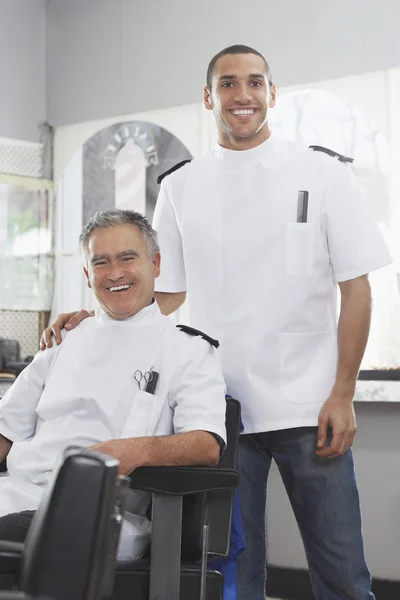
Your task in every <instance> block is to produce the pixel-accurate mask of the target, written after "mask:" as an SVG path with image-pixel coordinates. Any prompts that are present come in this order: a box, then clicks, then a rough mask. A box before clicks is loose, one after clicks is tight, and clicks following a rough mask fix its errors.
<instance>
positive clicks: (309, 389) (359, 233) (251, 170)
mask: <svg viewBox="0 0 400 600" xmlns="http://www.w3.org/2000/svg"><path fill="white" fill-rule="evenodd" d="M300 190H307V191H308V192H309V202H308V218H307V222H306V223H298V222H297V204H298V192H299V191H300ZM153 225H154V228H155V229H156V230H157V231H158V235H159V242H160V248H161V254H162V273H161V276H160V278H159V279H158V280H157V284H156V285H157V287H156V289H157V291H160V292H180V291H183V290H187V291H188V298H189V309H190V320H191V325H192V326H193V327H196V328H199V329H202V330H204V331H207V333H208V334H209V335H212V336H213V337H215V338H217V339H218V340H219V341H220V342H221V347H220V357H221V362H222V367H223V371H224V376H225V381H226V384H227V389H228V393H229V394H231V395H232V396H234V397H235V398H237V399H238V400H239V401H240V402H241V405H242V419H243V423H244V427H245V429H244V432H245V433H251V432H261V431H271V430H278V429H286V428H292V427H301V426H314V425H317V422H318V415H319V411H320V409H321V406H322V404H323V403H324V401H325V400H326V399H327V398H328V396H329V394H330V392H331V390H332V386H333V384H334V381H335V376H336V364H337V318H336V298H337V285H336V283H337V282H342V281H346V280H349V279H353V278H356V277H359V276H361V275H364V274H366V273H368V272H370V271H373V270H374V269H378V268H380V267H382V266H384V265H386V264H388V263H390V262H391V258H390V255H389V253H388V250H387V248H386V246H385V243H384V241H383V239H382V236H381V234H380V232H379V230H378V227H377V224H376V222H375V219H374V217H373V215H372V213H371V210H370V209H369V207H368V205H367V203H366V201H365V199H364V197H363V194H362V192H361V190H360V188H359V186H358V184H357V182H356V179H355V177H354V176H353V174H352V172H351V169H350V168H349V167H348V166H347V165H345V164H343V163H341V162H338V161H337V160H336V159H334V158H332V157H330V156H327V155H326V154H324V153H321V152H313V151H311V150H309V149H307V148H305V147H302V146H299V145H297V144H293V143H291V142H286V141H283V140H279V139H277V138H275V137H274V136H271V137H270V138H269V139H268V140H267V141H266V142H264V143H263V144H261V145H259V146H257V147H256V148H253V149H251V150H247V151H242V152H238V151H232V150H226V149H224V148H222V147H220V146H219V147H218V148H217V149H216V151H214V152H212V153H209V154H208V155H206V156H204V157H202V158H200V159H196V160H194V161H192V162H191V163H190V164H187V165H185V166H184V167H182V168H181V169H179V170H178V171H176V172H174V173H172V174H171V175H169V176H167V177H165V179H164V180H163V182H162V186H161V190H160V195H159V199H158V202H157V206H156V211H155V215H154V223H153Z"/></svg>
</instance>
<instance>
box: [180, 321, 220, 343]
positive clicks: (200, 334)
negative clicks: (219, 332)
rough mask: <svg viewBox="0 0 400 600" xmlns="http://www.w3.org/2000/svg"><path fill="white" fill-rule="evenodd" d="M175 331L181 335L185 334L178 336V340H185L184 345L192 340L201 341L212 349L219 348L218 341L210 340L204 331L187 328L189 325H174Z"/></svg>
mask: <svg viewBox="0 0 400 600" xmlns="http://www.w3.org/2000/svg"><path fill="white" fill-rule="evenodd" d="M176 330H177V331H178V332H180V333H181V334H185V335H184V336H179V338H182V339H183V338H185V343H189V342H190V340H193V339H202V340H204V341H205V342H206V343H207V344H208V345H209V346H212V347H213V348H218V347H219V341H218V340H216V339H214V338H212V337H211V336H209V335H208V334H207V333H205V332H204V331H200V330H199V329H195V328H194V327H189V325H176Z"/></svg>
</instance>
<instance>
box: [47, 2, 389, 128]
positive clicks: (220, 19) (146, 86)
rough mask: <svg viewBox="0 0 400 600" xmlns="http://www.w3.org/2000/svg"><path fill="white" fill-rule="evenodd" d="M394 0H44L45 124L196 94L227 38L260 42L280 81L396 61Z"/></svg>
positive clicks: (161, 104)
mask: <svg viewBox="0 0 400 600" xmlns="http://www.w3.org/2000/svg"><path fill="white" fill-rule="evenodd" d="M399 22H400V2H399V1H398V0H335V2H323V1H321V0H301V1H300V2H299V1H298V0H279V2H276V0H247V1H246V2H245V3H243V2H242V1H241V0H69V1H68V2H66V1H65V0H50V4H49V10H48V44H49V80H48V89H49V118H50V121H51V123H52V124H54V125H63V124H68V123H73V122H79V121H84V120H88V119H95V118H100V117H106V116H112V115H120V114H126V113H132V112H139V111H144V110H153V109H158V108H165V107H169V106H179V105H183V104H190V103H194V102H198V101H200V99H201V96H202V85H203V82H204V73H205V70H206V66H207V63H208V61H209V59H210V58H211V57H212V55H213V54H214V53H216V52H217V51H218V50H220V49H221V48H222V47H224V46H226V45H229V44H232V43H245V44H249V45H251V46H255V47H256V48H257V49H259V50H260V51H262V52H264V53H265V54H266V55H267V56H268V58H269V59H270V62H271V64H272V67H273V73H274V74H275V78H276V80H277V83H278V84H279V85H281V86H283V85H289V84H294V83H304V82H307V81H317V80H319V79H328V78H332V77H338V76H344V75H350V74H355V73H362V72H368V71H373V70H377V69H382V68H385V67H390V66H394V65H398V64H400V35H398V23H399Z"/></svg>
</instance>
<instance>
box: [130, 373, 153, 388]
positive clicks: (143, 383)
mask: <svg viewBox="0 0 400 600" xmlns="http://www.w3.org/2000/svg"><path fill="white" fill-rule="evenodd" d="M133 377H134V379H135V381H136V383H137V384H138V388H139V390H145V389H146V387H147V385H148V384H149V383H150V381H152V379H153V372H152V371H145V372H144V373H142V371H140V370H139V369H137V370H136V371H135V373H134V375H133Z"/></svg>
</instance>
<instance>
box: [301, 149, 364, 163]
mask: <svg viewBox="0 0 400 600" xmlns="http://www.w3.org/2000/svg"><path fill="white" fill-rule="evenodd" d="M309 148H310V150H314V152H325V154H328V155H329V156H332V157H333V158H337V159H338V161H339V162H342V163H353V162H354V158H350V157H348V156H344V155H343V154H339V152H335V151H334V150H330V149H329V148H324V146H309Z"/></svg>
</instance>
